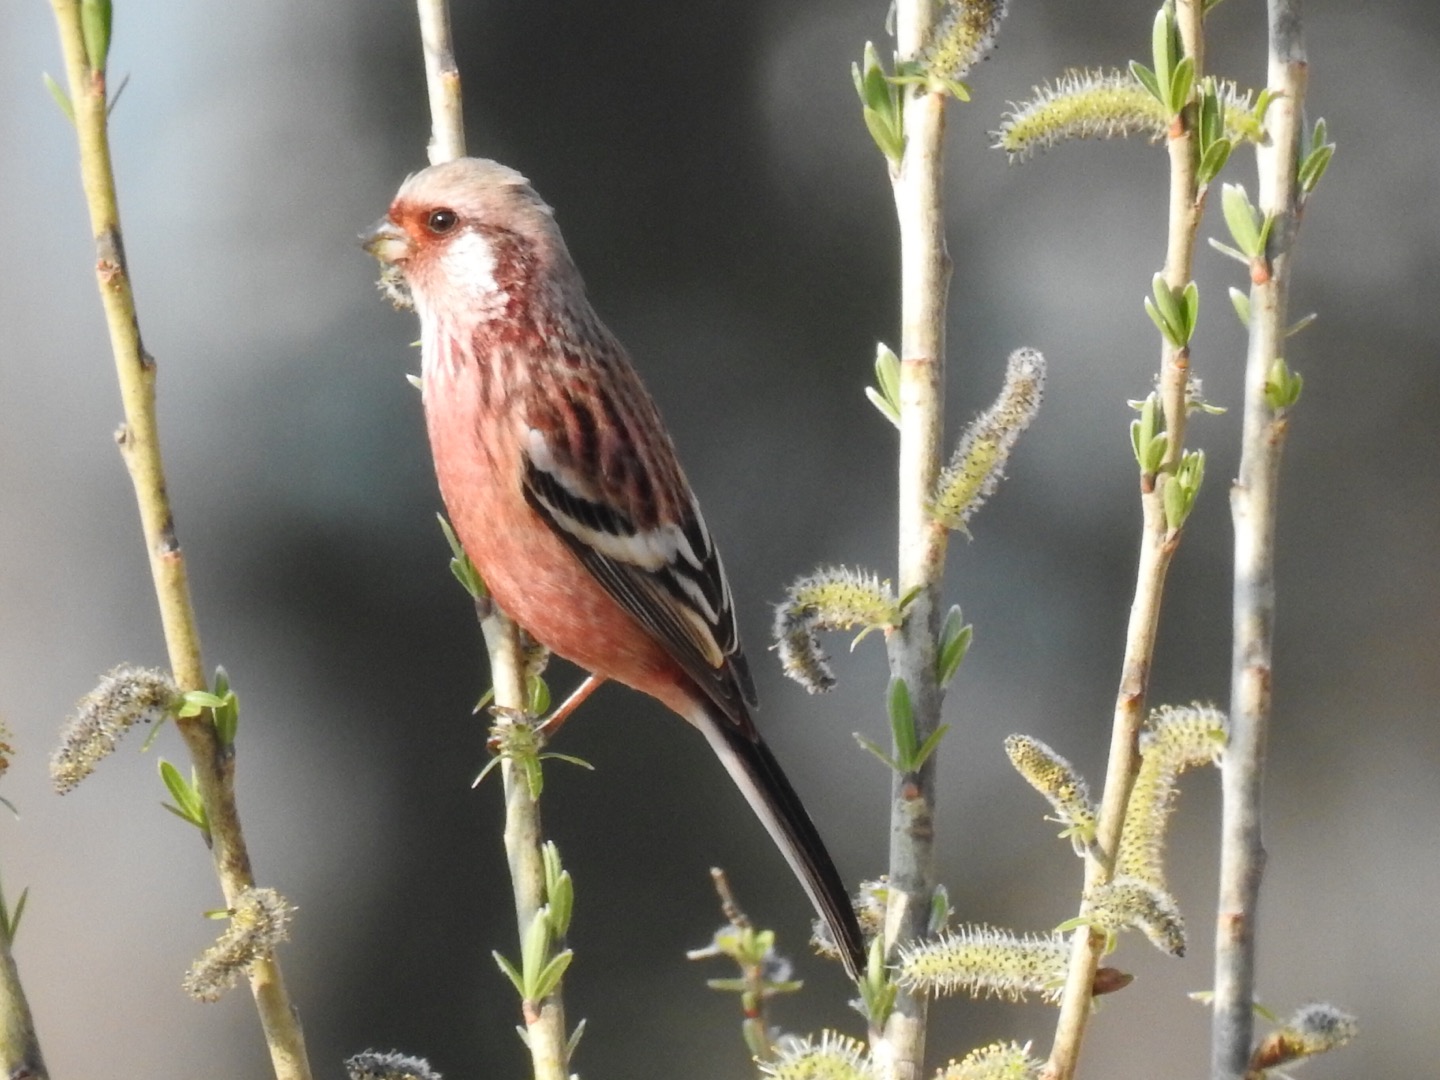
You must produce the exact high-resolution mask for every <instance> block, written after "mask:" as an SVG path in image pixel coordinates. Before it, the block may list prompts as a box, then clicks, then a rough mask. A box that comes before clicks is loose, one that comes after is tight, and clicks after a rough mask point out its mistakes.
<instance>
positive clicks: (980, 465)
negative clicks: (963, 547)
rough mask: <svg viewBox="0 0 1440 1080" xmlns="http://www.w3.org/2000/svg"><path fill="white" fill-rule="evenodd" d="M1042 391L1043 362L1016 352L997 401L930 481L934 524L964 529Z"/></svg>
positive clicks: (1027, 353) (1035, 355) (1025, 352)
mask: <svg viewBox="0 0 1440 1080" xmlns="http://www.w3.org/2000/svg"><path fill="white" fill-rule="evenodd" d="M1044 392H1045V358H1044V357H1043V356H1041V355H1040V353H1038V352H1037V351H1035V350H1034V349H1016V350H1015V351H1014V352H1013V353H1011V354H1010V359H1009V361H1008V362H1007V363H1006V366H1005V386H1004V388H1003V389H1001V391H1000V396H999V397H998V398H996V399H995V403H994V404H993V405H991V406H990V407H989V408H988V409H986V410H985V411H984V412H983V413H981V414H980V415H979V416H977V417H976V418H975V420H974V422H973V423H971V425H970V426H969V428H967V429H966V431H965V434H964V435H962V436H961V437H960V442H959V445H957V446H956V447H955V453H954V454H953V455H951V457H950V463H949V464H948V465H946V466H945V468H944V469H942V470H941V472H940V476H939V478H938V479H937V480H936V482H935V490H934V492H933V494H932V497H931V500H930V512H931V514H932V516H933V517H934V518H935V520H936V521H938V522H939V523H940V524H942V525H944V526H945V527H946V528H949V529H958V530H961V531H964V530H965V527H966V525H967V524H968V523H969V521H970V518H971V516H972V515H973V514H974V513H975V511H976V510H978V509H980V507H981V506H982V505H984V502H985V500H986V499H987V498H989V497H990V494H991V493H992V492H993V491H994V490H995V486H996V485H997V484H998V483H999V482H1000V479H1001V477H1002V476H1004V474H1005V463H1006V462H1007V461H1008V460H1009V459H1010V451H1011V449H1012V448H1013V447H1014V445H1015V440H1016V439H1018V438H1019V437H1020V432H1022V431H1024V430H1025V428H1027V427H1029V425H1030V421H1032V420H1033V419H1035V414H1036V412H1037V411H1038V410H1039V408H1040V399H1041V397H1043V395H1044Z"/></svg>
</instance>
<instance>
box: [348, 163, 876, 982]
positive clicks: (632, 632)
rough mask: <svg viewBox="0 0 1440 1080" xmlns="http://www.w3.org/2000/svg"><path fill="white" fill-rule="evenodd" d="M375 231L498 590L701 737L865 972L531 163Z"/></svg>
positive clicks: (439, 456) (668, 475)
mask: <svg viewBox="0 0 1440 1080" xmlns="http://www.w3.org/2000/svg"><path fill="white" fill-rule="evenodd" d="M365 239H366V247H367V248H368V250H369V251H371V252H372V253H373V254H374V255H375V256H376V257H377V258H378V259H379V260H380V262H381V263H382V264H383V265H384V267H385V273H384V280H385V281H386V282H387V284H388V287H389V288H390V289H391V290H392V291H396V292H399V293H400V294H402V295H403V297H404V299H406V300H408V302H409V303H410V304H412V305H413V306H414V308H415V310H416V312H417V313H418V314H419V316H420V325H421V347H422V376H423V387H422V396H423V398H424V404H425V421H426V425H427V427H428V429H429V433H430V446H431V450H432V451H433V453H434V457H435V472H436V475H437V477H438V478H439V481H440V493H441V495H442V497H443V498H444V501H445V506H446V509H447V510H448V512H449V515H450V520H451V523H452V524H453V525H454V528H455V532H456V534H457V535H458V537H459V539H460V542H461V544H462V546H463V547H464V549H465V552H466V554H468V555H469V556H470V559H471V561H472V562H474V564H475V566H476V568H477V569H478V570H479V571H480V575H481V576H482V577H483V578H484V580H485V583H486V585H487V586H488V587H489V589H490V592H491V594H492V595H493V596H494V598H495V600H496V602H498V603H499V605H500V607H501V608H502V609H504V611H505V612H506V613H507V614H508V615H509V616H510V617H511V618H513V619H514V620H515V621H516V622H517V623H518V624H519V625H520V626H522V627H523V628H524V629H525V630H527V631H528V632H529V633H530V634H531V636H533V637H534V638H535V639H536V640H537V641H539V642H540V643H541V644H542V645H544V646H546V647H547V648H549V649H550V650H551V651H553V652H555V653H557V654H558V655H560V656H563V657H565V658H566V659H569V660H571V661H573V662H574V663H576V664H577V665H579V666H580V667H582V668H584V669H586V670H587V671H589V672H591V673H592V675H593V676H594V677H596V678H598V679H602V680H603V679H614V680H615V681H616V682H620V683H624V684H626V685H628V686H631V687H634V688H635V689H637V690H640V691H642V692H644V693H646V694H649V695H651V696H652V697H654V698H657V699H659V700H660V701H661V702H663V703H664V704H665V705H667V706H669V707H670V708H671V709H672V710H673V711H675V712H676V713H678V714H680V716H682V717H684V718H685V719H686V720H688V721H690V723H691V724H693V725H694V726H695V727H697V728H699V729H700V731H701V733H702V734H704V736H705V738H706V739H707V740H708V741H709V743H710V746H711V748H712V749H713V750H714V751H715V753H716V754H717V755H718V756H719V758H720V760H721V762H722V763H723V764H724V765H725V768H726V769H727V770H728V771H729V773H730V775H731V777H733V778H734V780H735V782H736V784H738V785H739V787H740V790H741V791H742V792H743V793H744V795H745V797H746V799H747V800H748V801H749V803H750V805H751V806H752V807H753V808H754V810H755V812H756V813H757V814H758V815H759V817H760V820H761V821H762V822H763V823H764V824H765V827H766V829H767V830H768V831H769V832H770V835H771V836H772V837H773V838H774V840H775V842H776V843H777V844H778V845H779V847H780V850H781V851H782V852H783V853H784V855H785V858H786V859H787V860H788V862H789V863H790V866H791V868H792V869H793V870H794V871H795V874H796V876H797V877H798V878H799V879H800V882H801V884H802V885H803V886H804V888H805V891H806V893H807V894H809V897H810V900H811V902H812V903H813V904H814V905H815V908H816V910H817V911H818V912H819V913H820V914H821V915H822V916H823V917H824V919H825V921H826V923H827V924H828V925H829V928H830V931H831V933H832V935H833V936H834V938H835V942H836V944H837V946H838V949H839V953H840V956H841V959H842V960H843V961H844V963H845V967H846V970H847V971H848V972H849V974H850V976H851V977H852V978H855V977H858V973H859V972H860V971H861V970H863V968H864V966H865V960H864V956H865V948H864V941H863V939H862V936H861V933H860V929H859V927H858V925H857V923H856V920H855V914H854V911H853V909H852V907H851V905H850V900H849V897H848V895H847V893H846V890H845V887H844V885H843V883H842V882H841V879H840V875H839V874H838V873H837V872H836V870H835V865H834V863H833V862H832V861H831V859H830V855H829V853H828V852H827V851H826V849H825V845H824V843H823V842H822V840H821V839H820V834H819V833H818V832H817V831H816V829H815V826H814V824H813V823H812V822H811V820H810V816H809V815H808V814H807V813H806V811H805V808H804V806H803V805H802V804H801V802H800V799H799V797H798V796H797V795H796V794H795V790H794V789H793V788H792V787H791V786H790V783H789V781H788V780H786V778H785V774H784V773H783V772H782V771H781V769H780V766H779V764H778V763H777V762H776V760H775V757H774V755H772V754H771V752H770V750H769V748H768V747H767V746H766V745H765V743H764V741H763V740H762V739H761V738H760V733H759V731H757V730H756V727H755V724H754V722H753V721H752V720H751V717H750V711H751V709H752V708H753V707H754V705H755V690H754V686H753V684H752V682H751V680H750V673H749V670H748V668H747V665H746V662H745V656H744V653H743V652H742V651H741V648H740V638H739V634H738V631H737V628H736V623H735V612H734V605H733V603H732V601H731V597H730V587H729V584H728V583H727V582H726V580H725V571H724V569H723V568H722V566H721V565H720V556H719V553H718V552H717V551H716V550H715V544H714V542H713V541H712V540H711V537H710V531H709V530H708V529H707V528H706V526H705V519H704V518H703V517H702V516H701V513H700V506H699V503H698V502H696V499H695V496H694V494H693V493H692V492H691V490H690V485H689V483H688V482H687V481H686V479H685V474H684V473H683V472H681V470H680V465H679V463H678V462H677V461H676V458H675V449H674V447H673V445H672V444H671V442H670V437H669V435H668V434H667V432H666V430H665V426H664V424H663V423H662V421H661V419H660V415H659V413H658V412H657V411H656V408H655V405H654V402H652V401H651V399H650V396H649V394H648V393H646V391H645V388H644V387H643V386H642V385H641V383H640V379H639V376H637V375H636V373H635V370H634V368H632V367H631V366H630V361H629V358H628V357H627V356H626V353H625V350H624V348H623V347H622V346H621V345H620V343H619V342H618V341H617V340H616V339H615V337H614V335H613V334H611V333H610V331H609V330H608V329H606V327H605V325H604V324H603V323H602V322H601V321H600V319H599V317H598V316H597V315H596V314H595V311H594V309H592V308H591V306H590V301H589V300H588V299H587V298H586V296H585V285H584V283H583V282H582V281H581V279H580V273H579V271H578V270H577V269H576V268H575V264H574V263H573V262H572V261H571V259H570V253H569V252H568V251H567V250H566V248H565V241H564V240H563V239H562V238H561V236H560V230H559V228H558V227H557V226H556V224H555V220H554V217H553V215H552V213H551V210H550V208H549V207H548V206H546V205H545V203H544V202H542V201H541V200H540V197H539V196H538V195H536V194H535V191H534V190H533V189H532V188H531V187H530V185H529V183H528V182H527V181H526V179H525V178H524V177H523V176H521V175H520V174H519V173H517V172H515V171H514V170H513V169H509V168H506V167H505V166H504V165H499V164H497V163H495V162H493V161H485V160H481V159H477V158H461V159H459V160H456V161H451V162H448V163H446V164H443V165H436V166H432V167H431V168H428V169H425V170H423V171H422V172H419V173H416V174H415V175H414V176H412V177H410V178H409V179H408V180H406V181H405V183H404V184H403V185H402V186H401V188H400V191H399V193H398V194H397V195H396V196H395V201H394V202H393V203H392V204H391V206H390V212H389V213H388V214H387V215H386V217H385V218H383V219H382V220H381V221H380V222H379V223H378V224H377V225H376V226H375V228H374V230H373V231H372V232H371V233H369V234H368V235H367V236H366V238H365ZM591 685H595V684H594V683H593V682H592V683H591Z"/></svg>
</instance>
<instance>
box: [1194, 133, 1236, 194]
mask: <svg viewBox="0 0 1440 1080" xmlns="http://www.w3.org/2000/svg"><path fill="white" fill-rule="evenodd" d="M1232 149H1233V146H1232V145H1231V142H1230V140H1229V139H1216V140H1215V141H1214V142H1212V143H1210V144H1209V145H1208V146H1206V147H1205V153H1204V154H1203V155H1202V156H1201V158H1200V164H1199V166H1198V170H1199V172H1198V175H1197V176H1196V179H1197V180H1198V181H1199V183H1200V185H1201V186H1202V187H1203V186H1204V185H1206V184H1209V183H1210V182H1211V181H1212V180H1214V179H1215V177H1217V176H1219V175H1220V170H1221V169H1223V168H1225V164H1226V162H1228V161H1229V160H1230V151H1231V150H1232Z"/></svg>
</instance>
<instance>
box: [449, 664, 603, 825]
mask: <svg viewBox="0 0 1440 1080" xmlns="http://www.w3.org/2000/svg"><path fill="white" fill-rule="evenodd" d="M527 685H529V687H530V689H531V690H532V700H534V699H535V696H534V694H533V691H534V686H533V684H527ZM543 685H544V684H543V682H542V683H541V686H543ZM548 694H549V691H548V690H546V691H545V700H547V701H548ZM491 712H492V713H494V715H495V723H494V724H493V725H491V727H490V740H489V746H490V750H491V752H492V753H493V754H494V755H495V756H494V757H492V758H491V759H490V760H489V761H488V762H487V763H486V765H485V767H484V768H483V769H481V770H480V774H479V775H478V776H476V777H475V780H474V782H473V783H472V784H471V787H478V786H479V785H480V782H481V781H482V780H484V779H485V777H486V776H488V775H489V774H490V772H491V770H492V769H495V768H496V767H497V766H499V764H500V763H501V762H502V761H512V762H514V763H515V767H516V768H518V769H519V770H520V772H521V774H522V775H523V776H524V778H525V785H526V788H527V789H528V790H529V792H530V798H532V799H539V798H540V795H541V793H542V792H544V790H545V774H544V770H543V769H542V767H541V766H542V763H543V762H546V761H550V760H557V761H565V762H569V763H570V764H571V765H578V766H580V768H582V769H593V768H594V766H592V765H591V764H590V763H589V762H588V761H586V760H584V759H583V758H578V757H575V756H574V755H573V754H557V753H556V752H555V751H553V750H545V749H544V747H545V735H544V731H543V725H542V724H540V723H539V722H538V721H537V720H536V717H535V714H534V713H527V712H525V711H523V710H520V709H504V708H500V707H499V706H496V707H495V708H494V709H492V710H491Z"/></svg>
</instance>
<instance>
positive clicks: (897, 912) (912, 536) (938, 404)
mask: <svg viewBox="0 0 1440 1080" xmlns="http://www.w3.org/2000/svg"><path fill="white" fill-rule="evenodd" d="M935 13H936V5H935V4H933V3H932V2H931V0H898V2H897V4H896V10H895V15H896V43H897V46H898V56H899V59H900V60H902V61H903V60H908V59H914V58H915V57H917V56H918V55H919V53H920V51H921V49H922V48H923V46H924V44H925V43H926V42H927V41H928V40H929V38H930V36H931V34H932V30H933V22H934V18H935ZM904 131H905V153H904V156H903V158H902V159H901V161H900V164H899V166H898V168H894V169H892V171H891V182H892V187H893V190H894V196H895V211H896V215H897V218H898V220H899V226H900V278H901V300H900V304H901V312H900V318H901V335H900V357H901V360H900V391H899V399H900V463H899V513H898V518H899V565H898V572H899V587H900V593H901V595H909V594H910V593H911V592H912V590H918V592H917V593H916V594H915V599H914V601H913V603H912V604H911V605H910V607H909V608H908V610H907V613H906V618H905V622H904V625H903V626H902V627H901V628H900V630H899V631H897V632H896V633H894V634H892V635H890V640H889V656H890V672H891V675H892V676H893V677H895V678H897V679H903V680H904V681H905V684H906V686H907V687H908V688H909V691H910V701H911V705H912V708H913V711H914V717H915V739H916V741H917V743H922V744H923V743H924V741H925V740H926V739H927V738H929V737H930V735H931V734H932V733H933V732H934V731H935V730H936V728H938V727H939V725H940V706H941V704H942V701H943V693H942V688H941V687H940V685H939V683H938V681H937V678H936V666H935V642H936V638H937V635H938V630H939V618H938V611H939V592H940V581H941V577H942V575H943V573H944V568H945V546H946V539H947V534H946V532H945V530H944V529H943V528H941V527H940V526H939V525H937V523H936V522H935V521H934V519H933V517H932V515H931V513H930V499H931V493H932V492H933V490H934V487H935V479H936V476H937V475H938V473H939V470H940V462H941V454H942V450H943V447H942V437H943V429H944V411H945V304H946V297H947V294H948V291H949V286H950V258H949V255H948V254H947V253H946V250H945V215H944V194H943V187H942V184H943V179H944V169H943V156H942V150H943V145H944V137H945V95H944V94H942V93H935V92H933V91H930V90H928V89H927V88H925V87H923V86H919V87H909V88H907V90H906V94H905V102H904ZM897 754H898V748H897ZM897 759H898V758H897ZM934 813H935V756H934V755H931V756H930V757H929V758H928V759H927V760H926V762H925V763H924V764H923V766H922V767H921V768H920V770H919V771H918V772H915V773H908V774H903V775H901V774H897V775H896V776H895V777H894V780H893V781H892V785H891V811H890V869H889V897H890V899H889V904H890V911H889V914H888V917H887V919H886V925H887V928H888V932H889V934H890V935H892V936H890V937H889V938H888V939H887V941H886V947H887V949H893V948H894V946H895V945H896V944H898V943H903V942H907V941H913V940H915V939H917V938H920V937H922V936H924V935H925V934H926V933H927V932H928V926H929V918H930V902H931V897H932V895H933V893H934V891H935V856H934ZM925 1008H926V1006H925V999H924V997H923V996H920V995H914V994H909V993H906V992H904V991H901V993H900V994H899V996H898V998H897V1000H896V1003H895V1010H894V1012H893V1013H892V1014H891V1015H890V1017H889V1019H888V1020H887V1022H886V1025H885V1032H884V1037H883V1039H881V1040H880V1041H879V1042H878V1043H877V1045H876V1048H875V1050H876V1054H877V1057H879V1059H880V1060H881V1061H882V1062H883V1063H884V1065H885V1067H886V1069H887V1071H888V1074H889V1075H890V1076H891V1077H894V1078H897V1080H913V1078H914V1077H916V1076H919V1075H920V1070H921V1068H922V1066H923V1063H924V1056H925Z"/></svg>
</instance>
